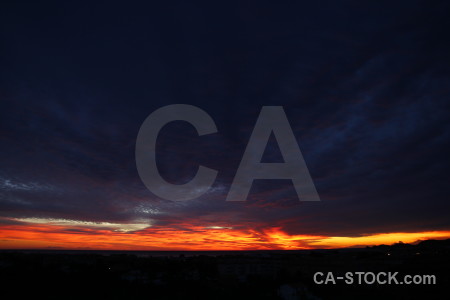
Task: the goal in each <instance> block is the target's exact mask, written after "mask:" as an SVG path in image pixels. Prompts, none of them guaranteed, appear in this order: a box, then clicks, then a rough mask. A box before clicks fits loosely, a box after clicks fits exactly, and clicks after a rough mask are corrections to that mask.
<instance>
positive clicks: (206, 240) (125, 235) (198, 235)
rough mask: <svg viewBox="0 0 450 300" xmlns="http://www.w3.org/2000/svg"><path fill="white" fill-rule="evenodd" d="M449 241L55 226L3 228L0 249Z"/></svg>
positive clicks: (415, 236)
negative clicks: (125, 230)
mask: <svg viewBox="0 0 450 300" xmlns="http://www.w3.org/2000/svg"><path fill="white" fill-rule="evenodd" d="M445 238H450V231H427V232H403V233H402V232H393V233H378V234H371V235H363V236H357V237H342V236H320V235H289V234H287V233H285V232H284V231H283V230H281V228H278V227H271V228H267V229H264V230H262V231H256V230H252V229H246V230H243V229H239V230H238V229H232V228H220V227H212V228H207V227H200V226H190V227H186V229H173V228H161V227H149V228H146V229H143V230H138V231H132V232H120V231H115V230H110V229H103V228H89V227H87V228H86V227H83V228H81V227H74V226H71V227H68V226H61V225H53V224H24V225H21V224H20V225H4V226H2V227H1V228H0V249H80V250H81V249H97V250H178V251H182V250H186V251H189V250H192V251H195V250H196V251H201V250H296V249H319V248H343V247H355V246H371V245H380V244H393V243H396V242H399V241H402V242H405V243H412V242H415V241H417V240H426V239H445Z"/></svg>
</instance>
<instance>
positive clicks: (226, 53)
mask: <svg viewBox="0 0 450 300" xmlns="http://www.w3.org/2000/svg"><path fill="white" fill-rule="evenodd" d="M2 6H3V9H0V10H1V11H2V13H1V17H0V20H1V21H0V24H1V28H2V29H1V35H2V40H3V41H4V43H3V44H4V47H2V48H3V49H2V50H1V51H2V59H1V61H0V63H1V65H0V69H1V70H2V71H1V72H0V79H1V84H0V101H1V102H0V140H1V148H0V214H1V216H3V217H16V218H21V217H40V218H63V219H72V220H85V221H94V222H95V221H98V222H101V221H105V222H123V223H127V222H133V221H134V220H138V219H139V220H142V219H146V220H149V221H150V222H151V223H152V224H154V225H155V226H173V228H178V226H181V227H182V226H183V225H182V224H194V225H198V226H214V225H220V226H232V227H233V228H246V229H248V228H253V229H255V230H260V231H262V230H263V229H264V228H267V227H270V226H272V227H276V226H278V227H281V228H282V229H283V230H285V231H286V232H288V233H291V234H320V235H322V234H323V235H330V234H335V235H339V234H342V235H358V234H364V233H376V232H392V231H418V230H438V229H448V228H449V225H450V224H449V220H450V218H449V213H448V212H449V211H450V209H449V208H450V207H449V206H450V204H449V202H448V194H449V192H450V191H449V185H448V182H449V179H450V178H449V170H450V168H449V167H450V165H449V160H448V157H447V156H448V154H447V153H449V152H450V144H449V141H450V139H449V132H450V128H449V122H448V118H449V102H448V97H449V96H450V85H449V83H450V76H449V71H448V70H449V67H450V57H449V54H448V53H450V43H449V41H448V38H447V36H448V29H447V28H450V24H449V20H450V19H449V18H448V11H449V5H448V3H445V2H444V1H434V2H426V1H407V2H404V1H400V2H396V3H392V2H388V1H379V2H376V3H373V4H367V3H366V4H364V5H363V4H361V3H360V2H358V1H343V2H339V3H337V2H334V1H330V2H329V3H328V4H327V5H323V4H321V5H320V6H319V4H300V3H290V4H288V5H280V6H275V5H267V6H266V5H264V4H259V6H258V7H253V6H246V5H244V4H240V5H237V6H233V5H231V4H230V5H227V6H224V7H218V6H215V5H212V4H210V5H209V6H208V5H194V4H186V3H180V4H177V5H173V6H172V5H171V6H167V7H166V6H164V5H160V6H155V7H150V6H149V7H135V8H131V7H126V8H124V7H119V6H118V5H115V4H108V5H95V4H91V5H90V6H89V7H81V6H77V7H74V6H73V7H72V6H70V5H68V4H62V3H60V4H55V5H48V6H47V5H42V6H41V4H28V5H24V6H19V5H17V4H13V3H9V4H2ZM173 103H186V104H191V105H196V106H198V107H200V108H202V109H204V110H205V111H207V112H208V113H209V114H210V115H211V116H212V117H213V118H214V120H215V121H216V123H217V127H218V129H219V132H218V133H215V134H212V135H209V136H203V137H197V136H196V133H195V131H194V129H193V128H192V127H190V126H189V125H187V124H186V123H183V122H176V123H175V122H174V123H172V124H169V125H167V126H166V127H165V128H164V129H163V131H162V132H161V135H160V138H159V139H158V151H159V153H158V157H159V159H158V164H159V166H160V168H161V173H162V174H163V175H164V176H165V177H166V178H167V179H168V180H169V181H172V182H185V181H188V180H189V179H190V178H192V176H194V174H195V171H196V168H197V165H198V164H202V165H205V166H208V167H210V168H214V169H217V170H219V176H218V179H217V181H216V183H215V185H214V187H213V188H212V189H211V190H210V192H209V193H207V194H205V195H204V196H202V197H201V198H200V199H197V200H192V201H187V202H183V203H173V202H170V201H167V200H163V199H158V198H157V197H156V196H154V195H152V193H151V192H149V191H148V190H146V189H145V187H144V185H143V184H142V183H141V181H140V179H139V177H138V174H137V171H136V167H135V161H134V150H135V149H134V147H135V141H136V136H137V133H138V130H139V127H140V125H141V123H142V122H143V120H144V119H145V118H146V117H147V116H148V115H149V114H150V113H151V112H152V111H154V110H155V109H157V108H159V107H161V106H164V105H168V104H173ZM264 105H281V106H283V107H284V109H285V111H286V113H287V116H288V118H289V120H290V123H291V125H292V127H293V129H294V132H295V135H296V137H297V139H298V142H299V145H300V147H301V150H302V152H303V155H304V157H305V160H306V163H307V165H308V167H309V170H310V172H311V175H312V177H313V179H314V181H315V184H316V187H317V190H318V192H319V194H320V197H321V199H322V202H320V203H305V202H298V201H296V200H297V195H296V194H295V191H294V189H293V187H292V185H291V184H290V183H289V182H288V181H282V182H281V181H272V182H269V181H258V182H255V184H254V186H253V189H252V192H251V195H250V196H249V199H248V201H247V202H246V203H229V202H225V197H226V194H227V192H228V190H229V186H230V184H231V181H232V179H233V176H234V174H235V172H236V169H237V167H238V165H239V162H240V159H241V157H242V154H243V152H244V150H245V146H246V144H247V141H248V139H249V137H250V134H251V132H252V129H253V126H254V124H255V122H256V119H257V117H258V114H259V111H260V109H261V107H262V106H264ZM276 151H278V150H277V147H275V146H270V147H269V148H268V150H267V151H266V152H267V155H268V157H269V158H274V157H276V155H277V154H276V153H275V152H276ZM180 224H181V225H180Z"/></svg>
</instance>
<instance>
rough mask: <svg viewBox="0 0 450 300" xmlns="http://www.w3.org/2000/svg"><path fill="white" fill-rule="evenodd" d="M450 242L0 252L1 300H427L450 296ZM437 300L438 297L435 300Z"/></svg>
mask: <svg viewBox="0 0 450 300" xmlns="http://www.w3.org/2000/svg"><path fill="white" fill-rule="evenodd" d="M449 254H450V240H439V241H438V240H428V241H423V242H420V243H418V244H416V245H411V244H404V243H397V244H394V245H391V246H387V245H381V246H374V247H366V248H359V249H339V250H299V251H222V252H221V251H216V252H214V251H208V252H141V251H134V252H132V251H129V252H126V251H58V250H3V251H1V252H0V274H1V275H0V276H1V295H2V299H25V297H33V298H35V297H39V298H42V299H227V300H228V299H379V298H381V297H385V296H386V295H388V296H389V298H393V297H397V298H401V299H428V298H430V295H436V296H437V295H441V298H445V297H444V295H447V296H448V295H449V293H448V286H449V284H450V276H449V271H450V255H449ZM358 271H364V272H389V271H392V272H399V273H400V274H433V275H435V276H436V278H437V282H436V284H435V285H382V284H378V283H375V284H352V285H348V284H345V283H343V282H338V283H336V284H316V283H315V282H314V281H313V276H314V274H315V273H316V272H323V273H327V272H333V273H335V274H337V275H339V274H341V275H342V274H344V273H346V272H358ZM431 298H435V297H431Z"/></svg>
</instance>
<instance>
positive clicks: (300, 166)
mask: <svg viewBox="0 0 450 300" xmlns="http://www.w3.org/2000/svg"><path fill="white" fill-rule="evenodd" d="M272 131H273V133H274V136H275V138H276V140H277V142H278V146H279V148H280V151H281V154H282V155H283V159H284V163H261V159H262V156H263V153H264V149H265V147H266V145H267V142H268V141H269V137H270V134H271V132H272ZM254 179H292V182H293V184H294V187H295V190H296V192H297V196H298V197H299V199H300V200H301V201H320V198H319V195H318V194H317V191H316V188H315V186H314V182H313V181H312V178H311V176H310V174H309V171H308V168H307V166H306V164H305V160H304V159H303V155H302V153H301V152H300V148H299V146H298V144H297V141H296V139H295V136H294V133H293V132H292V129H291V126H290V125H289V121H288V119H287V117H286V114H285V112H284V110H283V107H281V106H264V107H263V108H262V109H261V112H260V114H259V117H258V120H257V121H256V125H255V128H254V129H253V132H252V135H251V137H250V141H249V142H248V145H247V149H245V153H244V156H243V157H242V161H241V163H240V165H239V168H238V170H237V173H236V176H235V177H234V180H233V184H232V185H231V188H230V192H229V193H228V196H227V201H245V200H246V199H247V196H248V193H249V192H250V188H251V186H252V183H253V180H254Z"/></svg>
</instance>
